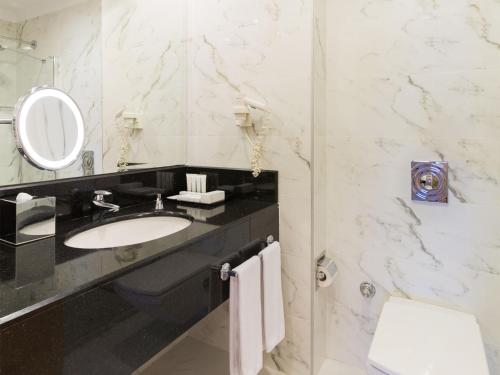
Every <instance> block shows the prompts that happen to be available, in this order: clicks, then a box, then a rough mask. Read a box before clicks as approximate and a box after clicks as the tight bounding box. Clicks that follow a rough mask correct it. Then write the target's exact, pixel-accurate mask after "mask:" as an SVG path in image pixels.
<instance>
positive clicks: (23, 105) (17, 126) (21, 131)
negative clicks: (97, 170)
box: [12, 86, 85, 171]
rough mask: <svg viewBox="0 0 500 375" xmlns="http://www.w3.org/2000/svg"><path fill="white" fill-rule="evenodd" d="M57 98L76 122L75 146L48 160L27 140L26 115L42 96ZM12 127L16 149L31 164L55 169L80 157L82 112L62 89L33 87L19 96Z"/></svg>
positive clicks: (67, 164) (62, 167)
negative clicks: (58, 157) (56, 157)
mask: <svg viewBox="0 0 500 375" xmlns="http://www.w3.org/2000/svg"><path fill="white" fill-rule="evenodd" d="M48 97H52V98H56V99H59V100H60V101H61V102H62V103H64V104H65V105H66V107H67V108H68V109H69V110H70V112H71V114H72V115H73V117H74V119H75V123H76V125H75V126H76V128H77V131H76V134H77V135H76V137H77V139H76V143H75V147H74V148H73V149H72V150H71V151H70V152H69V153H67V155H66V156H65V157H64V158H63V159H60V160H48V159H46V158H44V157H43V156H41V155H40V154H39V153H38V152H37V151H36V149H35V148H34V147H33V146H32V144H31V142H30V141H29V137H28V134H27V128H28V126H29V124H28V121H27V117H28V115H29V113H30V112H29V111H30V110H31V108H32V107H33V105H34V104H35V103H36V102H37V101H39V100H41V99H44V98H48ZM12 128H13V133H14V137H15V139H16V144H17V149H18V151H19V152H20V153H21V155H22V156H23V157H24V158H25V159H26V160H27V161H28V162H29V163H30V164H31V165H33V166H35V167H37V168H39V169H42V170H47V171H57V170H61V169H64V168H66V167H68V166H70V165H71V164H73V163H74V162H75V161H76V160H78V158H79V157H80V155H81V153H82V150H83V145H84V141H85V124H84V119H83V115H82V112H81V110H80V108H79V106H78V104H77V103H76V101H75V100H73V98H71V97H70V96H69V95H68V94H66V93H65V92H64V91H62V90H59V89H56V88H53V87H48V86H41V87H34V88H33V89H31V90H30V91H29V92H28V94H26V95H25V96H23V97H21V98H20V99H19V100H18V102H17V104H16V106H15V109H14V113H13V118H12Z"/></svg>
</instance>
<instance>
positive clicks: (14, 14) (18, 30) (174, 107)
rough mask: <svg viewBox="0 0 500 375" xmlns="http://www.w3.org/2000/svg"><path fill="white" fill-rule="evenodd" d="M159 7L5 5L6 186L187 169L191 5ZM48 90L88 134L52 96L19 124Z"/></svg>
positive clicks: (1, 37) (109, 1)
mask: <svg viewBox="0 0 500 375" xmlns="http://www.w3.org/2000/svg"><path fill="white" fill-rule="evenodd" d="M162 4H163V6H162V7H164V0H66V1H59V0H19V1H15V2H13V1H10V0H0V153H1V155H0V185H12V184H19V183H28V182H36V181H44V180H52V179H58V178H69V177H77V176H83V175H92V174H101V173H111V172H116V171H120V170H125V169H129V170H130V169H137V168H151V167H157V166H164V165H176V164H184V163H185V154H186V152H185V144H186V141H185V136H186V129H185V128H186V126H185V122H186V103H185V100H186V70H187V67H186V65H187V62H186V59H187V56H186V55H187V54H186V43H185V42H186V38H185V32H186V20H187V15H186V12H187V9H186V7H187V5H185V2H182V1H181V2H179V1H176V2H175V6H172V7H169V9H170V11H169V14H163V13H159V12H157V11H156V10H157V9H158V6H157V5H162ZM42 88H43V89H54V90H53V92H61V93H65V94H67V95H68V97H69V98H71V99H72V100H73V101H74V103H75V104H76V106H77V107H78V109H79V111H80V113H81V117H82V122H83V124H84V129H83V130H82V128H81V127H79V126H78V124H79V122H78V118H77V117H78V116H76V117H75V115H74V114H75V112H72V111H66V112H65V111H64V110H62V109H61V108H62V107H61V106H60V103H57V102H56V99H54V97H52V99H50V98H46V99H45V102H44V104H43V105H42V104H41V103H42V102H38V103H39V104H38V109H37V108H36V107H37V105H36V104H35V105H34V106H33V107H34V108H32V111H31V112H30V113H31V115H29V116H26V118H25V119H24V122H23V120H22V119H21V120H19V118H20V117H22V112H20V111H19V106H20V104H19V103H20V102H21V103H22V98H23V97H24V96H25V95H26V94H27V93H30V92H31V93H32V92H34V91H43V90H42ZM46 92H47V91H46ZM66 108H69V107H66ZM33 109H34V110H33ZM16 117H17V119H16ZM44 117H46V118H51V120H50V121H49V122H48V123H47V124H50V126H51V128H46V129H45V130H46V131H43V130H44V128H43V126H45V125H47V124H46V123H45V122H44V121H45V119H44ZM12 120H14V122H15V127H14V129H15V131H14V132H13V131H12V126H10V125H9V123H11V122H12ZM28 124H36V126H31V128H30V127H29V126H28ZM40 124H42V125H40ZM43 124H45V125H43ZM64 124H69V127H65V126H64ZM23 126H24V127H23ZM39 126H40V127H39ZM23 129H24V130H26V129H29V130H30V131H31V133H30V137H31V138H28V140H31V141H29V142H28V143H29V144H28V145H21V146H26V147H21V149H22V152H18V147H19V146H20V145H19V143H20V142H19V139H18V138H19V134H20V132H22V131H23ZM61 129H63V130H64V131H62V132H61V131H60V130H61ZM80 131H83V137H80V133H79V132H80ZM47 134H50V135H49V136H48V135H47ZM79 142H81V145H79V144H78V143H79ZM73 146H75V147H73ZM76 146H81V147H79V148H80V150H76V149H77V147H76ZM72 150H73V151H74V152H73V153H72V152H71V151H72ZM30 151H32V154H31V155H27V153H30ZM47 162H48V164H47ZM47 165H48V167H47Z"/></svg>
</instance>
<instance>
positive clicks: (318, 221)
mask: <svg viewBox="0 0 500 375" xmlns="http://www.w3.org/2000/svg"><path fill="white" fill-rule="evenodd" d="M327 1H328V0H314V3H313V5H314V25H313V26H314V29H313V37H314V38H313V41H314V44H313V64H314V70H313V71H314V75H313V77H314V81H313V102H314V107H313V116H314V125H313V163H312V181H313V196H312V205H313V206H312V207H313V216H312V235H313V238H312V249H313V251H312V252H311V257H312V258H311V264H312V265H313V266H314V265H315V264H316V263H317V260H318V258H320V257H321V256H322V255H323V254H326V250H327V242H326V239H327V220H326V217H327V205H326V204H325V203H326V201H327V197H328V191H327V176H326V172H327V153H326V130H327V127H326V125H327V123H326V113H327V112H326V111H327V108H326V104H327V103H326V84H327V70H326V45H325V43H326V27H327V23H326V22H327V19H326V3H327ZM315 276H316V273H315V272H313V274H312V277H313V280H312V283H313V285H314V286H315V285H316V280H315ZM327 303H328V290H327V289H317V288H316V289H315V290H314V292H313V300H312V311H313V315H312V316H313V325H312V329H313V330H312V335H313V349H312V374H317V373H318V372H319V371H320V369H321V367H322V364H323V362H324V359H325V357H326V340H327V337H326V328H327V327H326V322H327V311H328V309H327Z"/></svg>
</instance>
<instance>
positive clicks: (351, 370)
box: [318, 359, 366, 375]
mask: <svg viewBox="0 0 500 375" xmlns="http://www.w3.org/2000/svg"><path fill="white" fill-rule="evenodd" d="M318 375H366V371H365V370H362V369H360V368H358V367H354V366H349V365H346V364H344V363H342V362H338V361H333V360H331V359H329V360H326V361H325V363H324V364H323V366H322V367H321V370H320V372H319V374H318Z"/></svg>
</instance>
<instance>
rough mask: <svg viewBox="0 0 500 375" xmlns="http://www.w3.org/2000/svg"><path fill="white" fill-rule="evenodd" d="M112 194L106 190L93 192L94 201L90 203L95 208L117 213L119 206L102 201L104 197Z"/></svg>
mask: <svg viewBox="0 0 500 375" xmlns="http://www.w3.org/2000/svg"><path fill="white" fill-rule="evenodd" d="M112 194H113V193H111V192H110V191H107V190H96V191H94V200H93V201H92V203H94V205H95V206H97V207H102V208H107V209H108V211H107V212H118V211H120V206H118V205H117V204H113V203H108V202H105V201H104V197H108V196H111V195H112Z"/></svg>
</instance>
